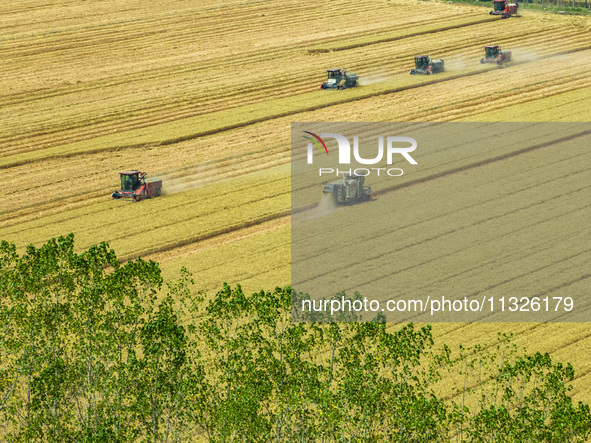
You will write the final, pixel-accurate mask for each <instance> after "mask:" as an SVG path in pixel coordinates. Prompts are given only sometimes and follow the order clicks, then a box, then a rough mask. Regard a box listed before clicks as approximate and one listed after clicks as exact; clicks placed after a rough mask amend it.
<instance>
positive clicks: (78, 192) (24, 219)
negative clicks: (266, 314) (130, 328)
mask: <svg viewBox="0 0 591 443" xmlns="http://www.w3.org/2000/svg"><path fill="white" fill-rule="evenodd" d="M7 3H8V2H5V3H4V4H2V5H0V17H1V18H2V19H1V21H0V30H1V32H0V72H1V73H2V75H0V175H1V177H2V182H3V185H4V186H3V193H2V198H0V239H3V240H8V241H10V242H14V243H16V245H17V247H18V248H19V251H21V252H22V251H24V248H25V247H26V246H27V245H28V244H31V243H32V244H35V245H40V244H42V243H44V242H46V241H47V240H48V239H49V238H51V237H57V236H59V235H64V234H66V233H68V232H73V233H74V234H75V235H76V242H77V246H78V248H80V250H82V249H86V248H88V247H89V246H90V245H92V244H95V243H98V242H101V241H107V242H109V244H110V245H111V247H113V248H114V249H115V251H116V252H117V254H118V256H119V257H120V258H123V259H132V258H135V257H138V256H142V257H144V258H149V259H153V260H156V261H158V262H160V263H161V267H162V270H163V275H164V276H165V278H175V276H177V275H178V272H179V269H180V268H181V266H186V267H187V268H188V269H189V270H190V271H191V272H192V273H193V275H194V278H195V282H196V287H197V289H203V290H205V291H208V292H212V291H216V290H217V289H219V288H220V287H221V285H222V282H228V283H230V284H232V285H234V284H237V283H240V284H242V285H243V287H244V288H246V289H247V290H252V291H255V290H259V289H261V288H264V289H271V288H273V287H275V286H284V285H287V284H290V278H291V277H290V275H291V274H290V265H291V263H290V260H291V258H290V251H291V249H290V248H291V237H290V232H291V217H290V213H291V208H290V204H291V200H290V191H291V189H290V159H291V152H290V125H291V123H292V122H322V121H348V122H373V121H375V122H380V121H386V122H514V121H519V122H589V121H590V120H591V112H589V108H590V104H591V75H590V74H591V19H589V18H587V17H574V16H573V17H571V16H566V15H551V14H544V13H541V12H536V11H529V10H527V8H521V11H520V12H521V14H520V17H513V18H510V19H508V20H500V19H499V18H498V17H491V16H489V15H488V10H487V9H486V8H483V7H476V6H468V5H461V4H451V3H448V2H436V1H420V0H370V1H366V2H358V1H353V0H311V1H308V2H305V3H302V2H298V1H295V0H276V1H270V0H259V1H242V0H225V1H223V2H219V1H213V0H204V1H202V2H199V3H196V2H187V1H185V0H142V1H139V0H97V1H92V2H88V1H87V2H77V1H72V0H56V1H55V2H51V3H48V2H44V1H40V0H26V1H25V0H23V1H17V2H10V3H9V4H7ZM488 44H499V45H501V46H502V47H503V48H505V49H510V50H512V52H513V58H514V62H513V63H510V64H509V65H508V66H506V67H504V68H500V67H497V66H494V65H492V66H491V65H481V64H480V63H479V60H480V57H482V56H483V47H484V46H485V45H488ZM419 54H429V55H431V56H432V57H434V58H443V59H444V60H445V63H446V71H445V72H444V73H442V74H438V75H433V76H409V75H408V71H409V69H410V68H411V67H412V65H413V57H414V56H415V55H419ZM333 67H339V68H341V67H342V68H347V69H350V70H352V71H354V72H355V73H357V74H358V75H359V76H360V84H361V85H360V87H358V88H354V89H350V90H344V91H321V90H320V83H321V82H322V81H324V80H325V75H326V74H325V70H326V69H328V68H333ZM464 149H469V148H468V147H464ZM503 149H507V150H510V149H512V148H511V146H510V144H508V145H506V146H505V145H503ZM466 152H467V151H466ZM439 155H440V156H441V158H442V159H444V158H445V156H446V153H440V154H439ZM465 159H466V162H484V163H486V162H487V161H488V160H491V159H492V154H490V153H487V152H482V153H479V154H478V156H476V157H474V158H472V157H469V156H467V155H466V156H465ZM590 161H591V159H590V157H589V151H588V150H583V151H581V152H569V154H568V155H566V156H562V155H561V146H560V144H557V145H553V146H550V147H547V148H546V149H543V150H539V151H536V152H535V153H524V154H517V155H516V159H515V162H512V163H511V164H510V165H509V167H508V168H507V169H504V171H505V172H504V173H506V174H508V175H507V176H506V177H505V176H500V175H499V173H498V169H495V168H494V167H493V166H494V165H489V166H484V167H483V168H481V169H479V172H478V173H475V172H467V173H466V174H472V176H470V180H473V181H470V183H474V184H475V186H479V187H481V189H487V188H488V187H494V186H497V184H498V182H499V180H501V181H502V182H503V183H504V184H505V187H504V188H503V192H506V193H508V194H509V193H512V192H514V193H519V192H521V193H522V195H523V196H525V197H524V198H516V199H514V200H513V204H514V206H513V207H511V208H505V209H504V210H503V211H497V210H496V209H495V208H493V207H487V206H482V207H478V206H477V205H476V206H474V207H470V206H466V208H464V214H465V217H455V216H454V214H448V213H446V209H445V207H444V206H438V204H437V202H438V198H437V196H438V195H439V194H438V193H440V192H444V191H445V192H446V194H447V195H449V194H450V193H451V194H453V193H454V192H458V191H457V189H458V182H457V180H458V177H456V176H450V177H449V178H446V179H442V180H427V181H425V182H423V183H420V184H417V185H416V186H415V185H410V186H408V187H407V188H405V189H404V191H403V192H390V191H388V190H387V189H386V188H385V185H383V187H382V188H380V186H382V185H380V184H379V183H376V184H375V187H376V189H377V190H381V192H382V194H381V195H378V196H377V198H383V199H396V204H397V205H400V206H401V207H403V208H405V211H404V214H405V217H407V218H408V220H407V223H408V224H410V223H412V222H415V221H416V222H417V223H425V225H424V226H426V227H427V228H426V229H427V230H431V231H432V232H434V231H433V230H434V229H436V227H434V226H430V225H429V223H428V221H426V215H425V213H424V212H421V211H422V209H421V207H418V208H417V207H415V206H414V205H412V201H413V200H414V199H416V198H422V199H424V200H425V201H430V202H431V203H432V204H430V205H429V210H430V211H431V212H432V211H436V213H437V216H438V217H441V219H442V220H445V223H446V225H447V224H452V225H453V224H454V223H455V224H457V225H458V226H456V228H457V229H461V230H460V231H458V232H457V233H456V234H455V235H456V237H455V238H454V237H453V236H449V237H447V238H444V237H442V238H441V242H443V243H442V244H441V245H439V246H440V248H438V249H433V248H431V247H430V246H432V245H429V244H423V245H419V246H417V250H416V251H415V252H416V253H417V256H423V255H425V256H426V255H429V254H435V253H436V252H434V251H437V250H444V249H446V248H447V249H446V250H449V245H451V244H455V243H454V242H457V241H458V238H460V237H461V238H462V239H463V241H465V242H467V244H466V245H465V248H464V249H465V251H467V252H465V254H469V253H473V252H474V251H476V250H477V249H478V247H479V244H490V245H497V246H496V247H498V248H500V249H503V251H505V252H504V254H505V255H504V257H505V258H506V263H504V264H503V266H506V267H507V268H508V270H514V272H515V273H516V275H515V279H514V281H513V283H512V285H513V286H510V287H508V288H507V290H522V288H524V287H525V288H526V287H530V286H531V285H532V284H534V283H535V281H536V280H538V279H540V278H552V279H556V281H557V282H558V284H560V283H564V282H567V281H573V282H575V283H573V285H575V286H573V288H574V290H576V291H579V292H580V293H584V292H586V293H588V292H589V290H588V288H589V274H588V269H589V238H588V233H587V232H586V231H588V229H585V228H586V224H587V225H588V221H587V220H588V219H589V204H588V202H589V197H588V196H589V184H590V183H591V180H589V173H588V171H587V170H586V169H585V166H586V165H589V164H590ZM532 162H533V163H534V164H537V163H539V164H544V165H545V167H544V168H542V169H540V168H534V167H533V166H531V165H532ZM437 164H438V166H437V167H436V168H435V169H433V170H431V171H428V172H429V173H433V174H435V173H445V172H446V171H447V170H452V169H453V168H457V167H458V166H461V165H451V164H445V162H444V161H438V162H437ZM528 165H530V166H528ZM518 166H519V167H520V169H519V170H520V171H521V172H520V173H519V174H517V175H516V173H515V171H514V170H513V169H511V168H516V167H518ZM446 168H447V169H446ZM129 169H139V170H142V171H147V172H148V174H149V176H158V177H160V178H163V179H164V187H165V195H164V196H162V197H160V198H158V199H153V200H145V201H143V202H141V203H128V202H122V201H113V200H111V198H110V194H111V192H112V191H113V190H115V189H117V187H118V185H119V176H118V172H119V171H124V170H129ZM587 169H588V168H587ZM542 175H543V176H545V177H552V179H553V180H554V181H553V182H552V183H550V182H549V183H547V184H545V185H544V186H546V188H544V190H545V193H546V195H547V196H548V199H554V200H553V201H554V206H552V208H553V209H552V211H550V212H546V209H548V207H547V206H539V205H538V206H536V205H535V204H531V202H530V203H529V204H528V203H527V202H528V199H527V190H528V189H529V188H531V187H535V186H538V185H539V180H541V179H540V177H541V176H542ZM510 177H516V178H515V179H512V178H510ZM503 178H504V181H503ZM461 179H466V180H467V178H465V177H462V178H461ZM310 192H311V194H310V198H311V203H313V202H314V199H315V198H316V197H315V196H314V190H313V189H312V190H311V191H310ZM318 192H320V190H318ZM318 198H319V197H318ZM422 208H423V209H424V207H422ZM346 210H351V211H354V212H355V213H356V214H358V216H359V217H363V216H364V215H363V214H364V212H365V211H369V209H368V208H364V207H363V206H362V205H359V206H357V207H351V208H346ZM490 211H492V212H494V213H495V215H496V217H497V219H496V220H497V222H487V221H485V220H481V217H482V214H483V213H485V212H490ZM495 211H497V212H495ZM540 211H542V212H540ZM368 215H369V214H368ZM530 217H533V218H535V219H539V218H544V217H547V219H548V221H547V223H546V224H543V225H539V226H537V228H536V229H535V230H533V231H528V232H527V235H530V236H543V237H544V239H545V241H544V242H543V243H542V244H541V245H540V251H543V250H547V253H546V255H543V256H544V257H546V261H545V262H539V261H538V260H536V259H534V258H532V255H531V254H530V253H529V252H530V251H524V250H523V248H520V244H521V243H520V242H524V244H525V242H526V239H525V238H524V237H523V235H522V234H523V232H520V226H521V225H523V224H527V222H528V220H529V219H530ZM463 221H466V224H465V225H461V223H462V222H463ZM477 223H490V224H489V225H484V226H485V227H486V229H483V231H478V230H475V229H474V228H471V226H472V225H473V224H477ZM495 223H498V224H495ZM460 225H461V226H460ZM509 227H512V228H509ZM482 232H484V233H485V234H483V233H482ZM445 242H450V243H449V244H447V243H445ZM557 244H562V245H563V247H562V248H559V250H558V251H551V249H552V248H553V247H554V245H557ZM470 251H472V252H470ZM451 253H457V254H460V256H461V251H460V250H459V249H458V250H457V251H452V252H451ZM536 257H538V256H537V255H536ZM435 258H436V259H441V263H442V267H441V272H442V275H439V276H438V275H432V274H430V273H428V272H427V268H425V272H424V273H419V274H418V276H417V275H415V276H413V278H416V282H414V286H413V290H415V291H417V293H425V291H441V290H444V289H445V288H446V287H445V275H446V273H449V272H452V270H453V266H454V263H455V262H454V261H453V260H449V261H446V259H445V257H443V256H441V257H435ZM384 260H387V257H385V258H384ZM491 260H492V259H491ZM516 263H519V267H516ZM341 265H346V263H345V264H341ZM542 268H545V269H551V272H550V274H546V273H542V271H541V269H542ZM481 271H482V270H479V269H474V270H473V272H472V273H471V274H469V275H467V278H466V280H465V284H466V285H470V284H477V283H478V284H484V285H485V286H487V287H498V286H495V285H496V284H498V283H500V282H495V281H488V280H486V278H484V277H483V275H484V274H482V273H481ZM517 274H519V276H518V275H517ZM521 274H523V275H521ZM542 276H543V277H542ZM518 277H519V278H518ZM409 278H410V276H409ZM358 283H360V282H358V281H353V280H351V282H350V284H351V286H354V285H356V284H358ZM365 284H367V288H368V290H371V283H370V282H365ZM497 290H501V291H502V290H504V289H503V288H500V289H497ZM558 291H559V289H558ZM562 291H563V292H564V291H566V292H568V291H567V290H565V289H562ZM392 327H393V328H395V327H397V325H392ZM498 331H502V332H513V333H514V334H515V337H516V341H517V342H518V343H519V344H520V345H523V346H525V347H527V348H528V349H529V350H532V351H533V350H540V351H546V352H550V353H551V354H552V356H553V357H555V358H557V359H559V360H561V361H569V362H571V363H572V364H573V366H574V368H575V371H576V379H575V381H574V383H573V386H574V390H573V391H572V393H573V396H574V398H575V400H582V401H586V402H591V388H590V386H591V359H590V358H589V355H591V332H590V331H589V328H588V326H587V324H585V323H549V324H544V323H492V322H486V321H483V322H479V323H443V324H436V325H435V327H434V336H435V339H436V340H437V342H438V343H447V344H448V345H450V346H452V347H453V346H456V345H457V344H459V343H464V344H467V345H469V344H473V343H487V342H488V343H490V342H493V341H494V340H495V337H496V333H497V332H498Z"/></svg>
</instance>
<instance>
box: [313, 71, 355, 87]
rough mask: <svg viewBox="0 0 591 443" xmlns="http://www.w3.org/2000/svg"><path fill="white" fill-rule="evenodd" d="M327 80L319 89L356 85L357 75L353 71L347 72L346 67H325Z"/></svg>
mask: <svg viewBox="0 0 591 443" xmlns="http://www.w3.org/2000/svg"><path fill="white" fill-rule="evenodd" d="M326 72H327V74H328V80H327V81H326V82H324V83H322V85H320V89H347V88H354V87H355V86H357V80H359V76H358V75H357V74H354V73H353V72H347V70H346V69H327V71H326Z"/></svg>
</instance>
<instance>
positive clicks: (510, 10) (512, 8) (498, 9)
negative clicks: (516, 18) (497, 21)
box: [489, 0, 519, 18]
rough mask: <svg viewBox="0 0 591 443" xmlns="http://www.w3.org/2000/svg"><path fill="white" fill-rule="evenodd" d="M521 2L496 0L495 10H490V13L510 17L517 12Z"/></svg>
mask: <svg viewBox="0 0 591 443" xmlns="http://www.w3.org/2000/svg"><path fill="white" fill-rule="evenodd" d="M518 8H519V3H517V1H515V2H514V3H513V2H512V3H509V1H508V0H495V1H494V6H493V10H492V11H490V12H489V14H490V15H500V16H501V18H508V17H511V16H512V15H515V14H517V9H518Z"/></svg>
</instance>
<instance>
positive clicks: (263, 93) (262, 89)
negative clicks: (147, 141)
mask: <svg viewBox="0 0 591 443" xmlns="http://www.w3.org/2000/svg"><path fill="white" fill-rule="evenodd" d="M251 89H252V88H251ZM264 96H268V88H265V87H263V88H261V92H260V94H259V97H256V96H255V97H253V99H254V100H255V101H256V99H257V98H258V99H262V98H263V97H264ZM249 102H250V101H249ZM222 103H223V102H222ZM159 106H160V105H155V106H154V108H153V109H156V108H158V107H159ZM170 106H172V107H175V106H174V104H173V105H170ZM160 107H161V106H160ZM176 108H178V106H176ZM192 115H194V112H193V113H192ZM178 117H179V116H176V115H175V116H169V117H168V119H175V118H178ZM148 124H149V123H148Z"/></svg>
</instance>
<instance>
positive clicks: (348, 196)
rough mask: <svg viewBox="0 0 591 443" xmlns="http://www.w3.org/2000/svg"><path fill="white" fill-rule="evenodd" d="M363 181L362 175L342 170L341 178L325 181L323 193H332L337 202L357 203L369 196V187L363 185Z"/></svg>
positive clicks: (367, 198)
mask: <svg viewBox="0 0 591 443" xmlns="http://www.w3.org/2000/svg"><path fill="white" fill-rule="evenodd" d="M364 182H365V177H364V176H361V175H354V174H346V173H344V172H343V178H342V179H341V180H338V181H336V182H332V183H328V182H327V183H325V184H324V190H323V192H324V194H325V195H329V194H330V195H332V197H333V198H334V201H335V202H336V203H337V204H351V203H358V202H361V201H366V200H369V199H370V198H371V188H370V187H369V186H363V184H364Z"/></svg>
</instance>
